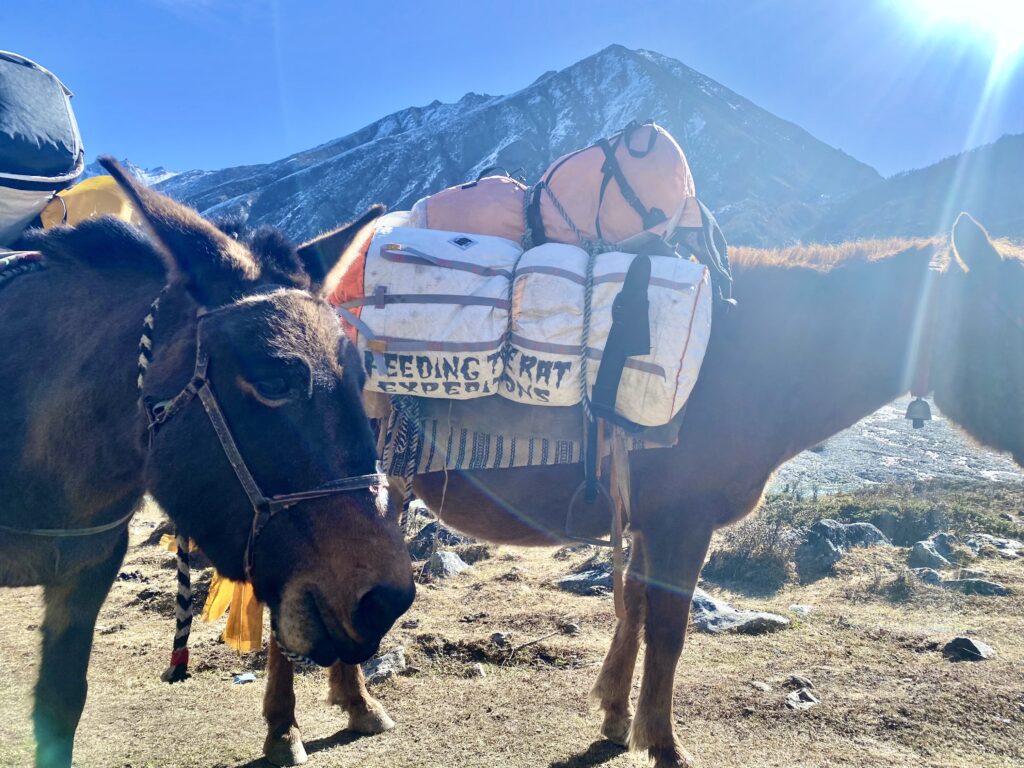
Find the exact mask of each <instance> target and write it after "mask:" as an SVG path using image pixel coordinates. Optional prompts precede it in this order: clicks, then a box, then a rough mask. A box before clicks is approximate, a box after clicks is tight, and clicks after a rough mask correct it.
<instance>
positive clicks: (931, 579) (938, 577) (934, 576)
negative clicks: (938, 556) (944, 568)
mask: <svg viewBox="0 0 1024 768" xmlns="http://www.w3.org/2000/svg"><path fill="white" fill-rule="evenodd" d="M911 571H913V574H914V575H915V576H916V577H917V578H918V579H920V580H921V581H923V582H924V583H925V584H941V583H942V574H940V573H939V572H938V571H936V570H935V569H934V568H912V569H911Z"/></svg>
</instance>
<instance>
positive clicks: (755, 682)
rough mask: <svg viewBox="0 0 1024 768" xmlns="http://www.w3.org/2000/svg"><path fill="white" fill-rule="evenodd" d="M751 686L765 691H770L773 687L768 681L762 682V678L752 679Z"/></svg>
mask: <svg viewBox="0 0 1024 768" xmlns="http://www.w3.org/2000/svg"><path fill="white" fill-rule="evenodd" d="M750 687H751V688H754V689H756V690H758V691H762V692H764V693H768V692H769V691H770V690H771V689H772V687H771V686H770V685H768V683H762V682H761V681H760V680H751V681H750Z"/></svg>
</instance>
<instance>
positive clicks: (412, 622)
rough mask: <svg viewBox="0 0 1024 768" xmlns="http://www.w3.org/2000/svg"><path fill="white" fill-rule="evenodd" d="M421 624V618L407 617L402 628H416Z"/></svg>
mask: <svg viewBox="0 0 1024 768" xmlns="http://www.w3.org/2000/svg"><path fill="white" fill-rule="evenodd" d="M419 625H420V620H419V619H406V620H405V621H403V622H402V625H401V626H402V629H416V628H417V627H418V626H419Z"/></svg>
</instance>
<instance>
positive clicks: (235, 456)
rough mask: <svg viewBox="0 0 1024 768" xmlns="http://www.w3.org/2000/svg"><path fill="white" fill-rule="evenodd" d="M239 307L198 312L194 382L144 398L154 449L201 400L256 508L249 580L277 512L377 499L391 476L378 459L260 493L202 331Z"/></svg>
mask: <svg viewBox="0 0 1024 768" xmlns="http://www.w3.org/2000/svg"><path fill="white" fill-rule="evenodd" d="M282 290H292V291H294V292H296V293H302V294H303V295H306V294H305V293H304V292H303V291H299V290H298V289H282ZM257 298H258V297H257ZM159 301H160V299H159V298H157V300H156V301H154V302H153V307H152V310H151V312H150V314H149V315H147V317H146V321H145V323H144V324H143V335H142V340H141V342H140V344H139V349H140V357H139V389H140V391H141V389H142V383H143V379H144V376H145V371H146V367H147V366H148V364H149V361H150V359H151V358H152V337H151V335H150V334H151V333H152V330H153V326H154V320H155V314H156V310H157V309H158V308H159ZM239 306H240V305H239V304H228V305H225V306H222V307H217V308H215V309H202V308H201V309H200V310H199V311H198V312H197V313H196V365H195V370H194V371H193V373H192V378H191V380H190V381H189V382H188V384H186V385H185V388H184V389H182V390H181V391H180V392H179V393H178V394H177V395H175V396H174V397H173V398H171V399H170V400H164V401H161V402H158V403H154V404H152V405H150V403H149V402H148V401H147V399H145V398H144V399H143V405H144V406H145V411H146V415H147V417H148V419H149V427H148V430H149V446H150V450H152V446H153V440H154V439H155V437H156V435H157V433H158V432H159V430H160V429H161V427H163V425H164V424H166V423H167V422H168V421H169V420H170V419H171V418H172V417H173V416H175V415H176V414H178V413H180V412H181V411H182V410H183V409H184V408H185V407H186V406H187V405H188V404H189V403H191V402H192V401H193V400H194V399H196V397H198V398H199V402H201V403H202V404H203V410H205V411H206V415H207V417H208V418H209V419H210V424H211V425H212V426H213V431H214V433H215V434H216V435H217V439H218V440H219V441H220V445H221V448H222V449H223V450H224V454H225V456H227V459H228V462H229V463H230V464H231V468H232V469H233V470H234V471H235V475H236V476H237V477H238V482H239V483H240V484H241V485H242V489H243V490H244V491H245V495H246V496H248V497H249V503H250V504H252V508H253V513H254V514H253V518H252V526H251V528H250V530H249V539H248V542H247V543H246V545H245V560H244V567H245V577H246V579H247V580H248V581H250V582H251V581H252V571H253V550H254V549H255V546H256V540H257V539H258V538H259V535H260V533H262V531H263V529H264V528H265V527H266V525H267V523H268V522H270V519H271V518H272V517H273V516H274V515H276V514H277V513H278V512H280V511H282V510H285V509H288V508H289V507H292V506H294V505H296V504H299V503H301V502H303V501H313V500H316V499H323V498H327V497H329V496H337V495H340V494H343V493H351V492H352V491H362V490H369V491H370V492H371V493H373V494H374V495H377V494H378V493H379V492H380V490H382V489H384V488H387V486H388V480H387V475H385V474H384V472H383V471H382V470H381V466H380V462H379V461H378V462H377V464H376V470H377V471H375V472H372V473H370V474H366V475H356V476H353V477H346V478H342V479H340V480H332V481H330V482H328V483H325V484H324V485H321V486H319V487H318V488H314V489H312V490H308V491H298V492H295V493H284V494H277V495H274V496H266V495H265V494H264V493H263V491H261V490H260V487H259V484H258V483H257V482H256V479H255V478H254V477H253V475H252V472H250V471H249V467H248V465H247V464H246V463H245V459H244V458H243V457H242V453H241V451H239V449H238V444H237V443H236V442H235V438H234V436H233V435H232V433H231V427H229V426H228V423H227V420H226V419H225V418H224V412H223V411H222V410H221V407H220V403H219V402H218V401H217V396H216V394H214V391H213V388H212V386H211V383H210V378H209V373H208V371H209V366H210V355H209V352H207V350H206V347H205V346H204V344H203V327H204V325H205V321H206V320H207V319H209V318H210V317H213V316H214V315H220V314H224V313H227V312H231V311H232V310H235V309H237V308H238V307H239Z"/></svg>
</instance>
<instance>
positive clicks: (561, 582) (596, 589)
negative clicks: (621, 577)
mask: <svg viewBox="0 0 1024 768" xmlns="http://www.w3.org/2000/svg"><path fill="white" fill-rule="evenodd" d="M555 586H556V587H558V588H559V589H561V590H564V591H565V592H572V593H573V594H574V595H606V594H608V593H609V592H611V591H612V564H611V563H610V562H608V563H601V564H597V565H596V567H594V568H591V569H590V570H585V571H581V572H579V573H571V574H569V575H568V576H563V577H562V578H560V579H558V581H556V582H555Z"/></svg>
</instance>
